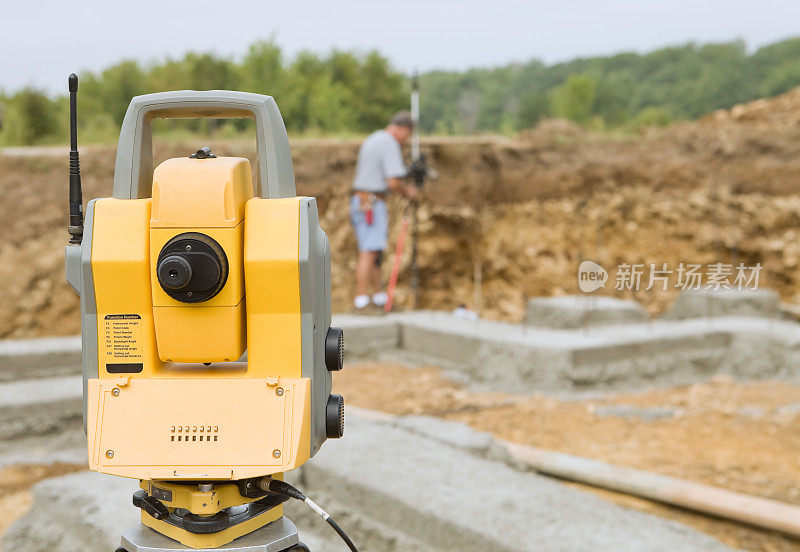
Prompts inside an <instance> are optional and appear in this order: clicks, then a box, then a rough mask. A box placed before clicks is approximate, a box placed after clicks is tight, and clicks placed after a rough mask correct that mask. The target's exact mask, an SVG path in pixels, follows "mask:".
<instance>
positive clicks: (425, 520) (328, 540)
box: [2, 416, 729, 552]
mask: <svg viewBox="0 0 800 552" xmlns="http://www.w3.org/2000/svg"><path fill="white" fill-rule="evenodd" d="M430 423H431V425H430V426H429V427H426V424H425V422H424V420H423V419H421V418H417V419H415V420H412V421H410V422H408V425H409V426H411V427H413V428H414V431H409V430H407V429H405V428H403V427H401V426H402V425H403V424H404V423H403V422H402V421H398V420H396V419H388V420H384V421H378V420H375V419H364V418H355V417H352V416H351V417H349V418H348V425H347V429H346V432H345V437H344V438H343V439H341V440H338V441H329V442H328V443H326V445H325V447H323V449H322V451H321V452H320V453H319V454H317V456H316V457H315V458H313V459H312V460H311V461H310V462H308V463H307V464H306V465H305V466H304V468H303V469H302V470H300V472H301V473H297V472H296V473H293V474H291V478H292V480H293V481H294V482H297V484H298V485H300V486H301V488H303V489H304V490H305V491H306V493H307V494H308V495H309V496H311V497H312V498H313V499H314V500H315V501H317V502H319V503H320V504H321V505H322V506H323V507H325V508H326V509H327V510H329V511H330V512H331V514H332V515H333V516H334V518H335V519H337V521H338V522H339V524H340V525H342V526H343V527H344V528H345V530H346V531H347V532H348V534H350V535H351V536H352V537H353V538H354V540H355V541H356V543H357V544H358V545H359V546H360V548H361V549H362V550H372V551H375V552H399V551H401V550H402V551H403V552H406V551H417V550H419V551H420V552H421V551H423V550H425V551H440V552H448V551H456V550H458V551H459V552H471V551H480V552H485V551H486V550H492V551H493V552H495V551H496V552H504V551H509V552H510V551H512V550H513V551H515V552H519V551H526V550H531V551H534V550H535V551H537V552H547V551H562V550H570V551H571V552H582V551H586V552H589V551H591V552H597V551H599V550H621V551H624V552H635V551H647V552H650V551H653V552H655V551H660V550H681V551H683V552H692V551H698V552H699V551H703V552H723V551H727V550H729V549H728V548H726V547H725V546H723V545H722V544H720V543H718V542H717V541H715V540H714V539H712V538H710V537H708V536H705V535H702V534H700V533H698V532H696V531H694V530H692V529H689V528H687V527H685V526H682V525H679V524H677V523H674V522H670V521H666V520H663V519H659V518H656V517H653V516H650V515H647V514H643V513H639V512H635V511H631V510H627V509H624V508H621V507H618V506H615V505H612V504H610V503H608V502H605V501H603V500H601V499H600V498H597V497H596V496H594V495H591V494H587V493H584V492H581V491H578V490H575V489H573V488H571V487H567V486H565V485H563V484H561V483H559V482H556V481H554V480H551V479H546V478H544V477H541V476H538V475H536V474H534V473H532V472H523V471H518V470H515V469H513V468H511V467H509V466H508V465H506V464H505V463H502V462H498V461H496V460H492V459H490V458H487V457H485V456H484V454H483V453H482V452H480V450H483V449H482V448H481V447H477V448H476V447H474V446H472V445H473V444H475V443H479V442H482V441H483V440H484V439H485V437H484V436H483V435H482V434H475V435H470V434H469V433H470V432H471V430H469V429H467V428H460V429H459V430H458V431H454V432H451V435H450V436H445V435H443V433H442V430H443V429H445V427H444V426H442V425H440V424H441V422H440V421H439V420H431V421H430ZM445 424H447V423H445ZM448 427H449V429H451V430H452V429H454V428H453V426H452V425H449V426H448ZM426 433H427V434H431V435H433V436H434V437H433V438H431V437H428V436H427V435H425V434H426ZM454 435H460V436H461V437H460V438H453V436H454ZM447 441H450V442H449V443H448V442H447ZM462 442H463V444H465V446H466V448H464V446H462ZM135 489H136V483H135V481H132V480H127V479H121V478H113V477H107V476H101V475H98V474H94V473H90V472H86V473H79V474H73V475H69V476H66V477H61V478H58V479H52V480H48V481H44V482H42V483H39V484H38V485H36V487H35V488H34V502H33V507H32V509H31V511H30V512H29V513H28V514H27V515H26V516H24V517H23V518H22V519H21V520H19V521H18V522H17V523H16V524H14V526H12V528H11V529H9V531H8V532H7V533H6V535H5V537H4V539H3V541H2V544H3V548H4V549H5V550H9V551H10V550H14V551H19V552H40V551H41V552H45V551H47V552H60V551H64V552H66V551H70V552H72V551H74V550H77V549H81V550H85V551H86V552H93V551H95V550H96V551H98V552H99V551H101V550H103V551H104V552H107V551H108V550H111V549H113V548H114V547H115V546H116V544H117V542H118V538H119V534H120V533H121V532H122V531H123V530H124V529H125V528H126V527H127V526H129V525H131V524H134V523H136V522H137V519H138V511H137V510H136V509H134V508H133V506H131V504H130V495H131V493H132V492H133V491H134V490H135ZM287 513H288V515H289V516H290V517H291V518H292V519H293V521H295V523H296V524H297V525H298V528H299V529H300V532H301V539H303V540H305V541H307V542H308V543H310V544H312V545H314V546H315V548H313V550H314V552H323V551H325V550H334V549H336V550H341V549H342V545H341V543H339V542H338V537H336V536H335V535H334V534H333V533H332V532H331V531H329V530H328V528H327V526H326V525H324V524H323V523H322V522H321V521H320V520H319V518H318V517H317V516H316V515H315V514H313V513H311V512H309V511H308V509H307V508H305V507H304V506H303V505H300V504H293V505H291V506H287ZM316 546H320V548H316Z"/></svg>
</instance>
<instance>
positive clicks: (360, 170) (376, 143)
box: [350, 111, 419, 312]
mask: <svg viewBox="0 0 800 552" xmlns="http://www.w3.org/2000/svg"><path fill="white" fill-rule="evenodd" d="M413 127H414V122H413V120H412V118H411V114H410V113H409V112H408V111H400V112H398V113H395V115H394V116H393V117H392V119H391V121H389V124H388V125H387V126H386V128H384V129H381V130H377V131H375V132H373V133H372V134H370V135H369V136H368V137H367V139H366V140H364V143H363V144H361V148H360V149H359V150H358V162H357V164H356V175H355V178H354V179H353V196H352V198H351V200H350V221H351V222H352V223H353V228H354V229H355V232H356V239H357V241H358V265H357V266H356V292H357V294H356V297H355V299H354V300H353V305H354V306H355V310H356V312H364V311H366V310H367V309H368V308H369V307H370V305H374V307H379V308H380V307H383V306H384V305H385V304H386V301H387V297H386V293H385V292H384V291H383V289H382V286H381V262H382V260H383V251H384V249H386V242H387V235H388V231H389V213H388V211H387V209H386V196H387V195H388V194H389V193H390V192H397V193H400V194H402V195H403V196H405V197H406V198H408V199H409V200H410V201H416V199H417V196H418V194H419V190H418V189H417V188H416V187H415V186H414V185H412V184H409V183H407V182H406V181H405V177H406V175H407V174H408V170H407V168H406V166H405V164H404V163H403V153H402V151H401V147H402V145H403V144H405V143H406V141H408V139H409V137H410V136H411V131H412V129H413ZM374 307H373V308H374ZM378 310H380V309H378Z"/></svg>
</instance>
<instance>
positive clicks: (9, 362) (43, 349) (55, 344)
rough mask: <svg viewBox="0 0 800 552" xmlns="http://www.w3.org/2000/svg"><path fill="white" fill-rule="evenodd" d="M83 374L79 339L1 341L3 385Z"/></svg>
mask: <svg viewBox="0 0 800 552" xmlns="http://www.w3.org/2000/svg"><path fill="white" fill-rule="evenodd" d="M80 373H81V338H80V336H69V337H45V338H39V339H6V340H0V383H4V382H8V381H15V380H20V379H30V378H49V377H55V376H65V375H69V374H80Z"/></svg>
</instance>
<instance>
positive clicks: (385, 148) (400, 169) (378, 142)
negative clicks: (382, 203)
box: [353, 130, 407, 193]
mask: <svg viewBox="0 0 800 552" xmlns="http://www.w3.org/2000/svg"><path fill="white" fill-rule="evenodd" d="M406 172H407V171H406V166H405V164H404V163H403V153H402V151H400V144H399V143H398V142H397V140H396V139H395V137H394V136H392V135H391V134H389V133H388V132H387V131H385V130H376V131H375V132H373V133H372V134H370V135H369V136H367V139H366V140H364V143H363V144H361V149H359V150H358V163H356V176H355V178H354V179H353V189H354V190H361V191H363V192H378V193H380V192H385V191H386V181H387V180H388V179H390V178H401V177H403V176H405V175H406Z"/></svg>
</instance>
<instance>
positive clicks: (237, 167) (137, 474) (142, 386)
mask: <svg viewBox="0 0 800 552" xmlns="http://www.w3.org/2000/svg"><path fill="white" fill-rule="evenodd" d="M250 179H251V176H250V165H249V162H248V161H247V160H246V159H241V158H224V157H221V158H215V159H202V160H200V159H188V158H187V159H171V160H168V161H165V162H164V163H162V164H161V165H160V166H159V167H158V168H156V170H155V174H154V179H153V182H154V184H153V195H152V198H148V199H130V200H129V199H125V200H120V199H99V200H96V201H95V202H94V204H93V227H92V235H93V238H92V243H91V269H92V275H93V285H94V292H95V297H96V306H97V333H98V340H97V343H98V359H99V368H98V377H97V378H90V379H89V380H88V385H87V436H88V449H89V466H90V468H91V469H93V470H96V471H99V472H102V473H107V474H112V475H119V476H124V477H132V478H139V479H145V480H151V479H154V480H193V481H194V480H236V479H243V478H249V477H256V476H263V475H270V474H278V473H282V472H284V471H286V470H290V469H293V468H295V467H297V466H299V465H301V464H302V463H303V462H305V461H306V460H308V458H309V457H310V456H311V455H312V454H313V452H314V451H315V450H316V448H317V447H318V443H317V444H313V443H312V427H311V426H312V410H311V409H312V402H313V401H312V378H311V377H310V375H311V374H309V373H308V372H307V371H306V373H305V374H304V371H303V365H302V362H303V351H304V349H303V343H302V341H303V339H304V337H303V333H302V326H303V324H302V321H301V315H302V308H301V274H300V272H301V267H300V265H301V259H300V257H301V253H300V235H301V218H302V217H301V206H302V205H308V204H309V198H301V197H294V198H282V199H263V198H253V197H252V183H251V180H250ZM311 202H313V200H311ZM306 211H308V209H307V208H306ZM314 214H315V211H314ZM305 216H306V218H307V215H305ZM312 222H313V223H314V224H316V225H317V227H318V222H317V221H316V219H314V220H313V221H312ZM188 231H191V232H202V233H204V234H207V235H209V236H211V237H213V238H214V239H215V240H216V241H217V242H218V243H219V244H220V245H221V246H222V247H223V249H224V251H225V254H226V256H227V259H228V262H229V266H230V273H229V276H228V279H227V281H226V283H225V284H224V287H223V288H222V289H221V290H220V291H219V293H218V294H217V295H216V296H215V297H213V298H212V299H210V300H208V301H205V302H202V303H181V302H180V301H177V300H175V299H173V298H172V297H170V296H169V295H167V294H166V293H165V292H164V290H163V289H162V288H161V286H160V285H159V283H158V280H157V278H156V276H155V272H156V270H155V267H156V262H157V259H158V255H159V252H160V251H161V248H162V247H163V246H164V244H165V243H166V242H167V241H169V240H170V239H171V238H173V237H174V236H176V235H178V234H181V233H183V232H188ZM320 232H321V230H320ZM323 236H324V234H323ZM306 241H308V240H306ZM325 246H326V247H327V239H325ZM325 254H326V255H328V254H329V253H327V252H326V253H325ZM325 258H326V259H327V257H325ZM327 281H329V279H328V280H327ZM245 297H246V299H245ZM328 301H329V296H328ZM328 309H329V307H328ZM327 316H328V324H329V323H330V318H329V317H330V314H329V311H328V314H327ZM315 327H316V324H315ZM324 329H327V328H324ZM314 339H317V338H316V337H315V338H314ZM245 348H246V349H247V352H248V358H247V362H232V361H236V360H237V359H238V358H239V357H240V356H241V355H242V353H243V352H244V351H245ZM205 363H212V364H211V365H210V366H209V365H206V364H205ZM319 384H320V385H323V386H326V387H327V389H326V390H325V391H324V392H325V394H326V395H327V393H330V376H329V375H328V376H327V384H326V382H325V381H322V382H319ZM315 408H322V409H323V410H324V406H320V405H319V404H317V405H316V407H315ZM316 440H317V441H319V437H317V438H316ZM323 440H324V439H323Z"/></svg>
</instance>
